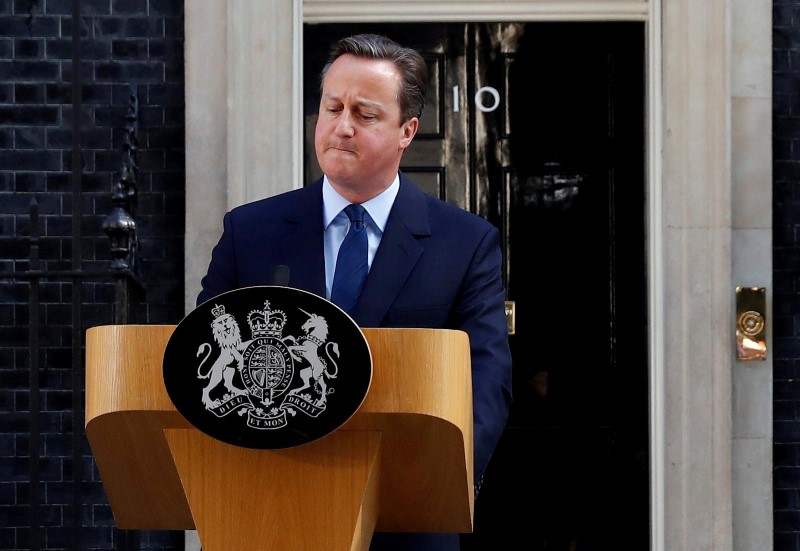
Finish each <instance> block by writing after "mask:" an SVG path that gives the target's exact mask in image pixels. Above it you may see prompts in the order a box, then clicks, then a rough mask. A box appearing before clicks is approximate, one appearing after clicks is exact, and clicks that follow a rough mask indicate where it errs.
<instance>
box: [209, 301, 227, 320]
mask: <svg viewBox="0 0 800 551" xmlns="http://www.w3.org/2000/svg"><path fill="white" fill-rule="evenodd" d="M211 313H212V314H214V317H215V318H218V317H220V316H224V315H225V305H224V304H215V305H214V307H213V308H212V309H211Z"/></svg>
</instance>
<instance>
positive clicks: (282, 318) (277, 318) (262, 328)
mask: <svg viewBox="0 0 800 551" xmlns="http://www.w3.org/2000/svg"><path fill="white" fill-rule="evenodd" d="M247 323H248V325H250V332H251V334H252V336H253V338H254V339H258V338H264V337H274V338H278V339H279V338H281V335H282V334H283V326H284V325H286V314H284V313H283V311H282V310H272V309H271V308H270V306H269V301H266V302H264V309H263V310H253V311H252V312H250V313H249V314H247Z"/></svg>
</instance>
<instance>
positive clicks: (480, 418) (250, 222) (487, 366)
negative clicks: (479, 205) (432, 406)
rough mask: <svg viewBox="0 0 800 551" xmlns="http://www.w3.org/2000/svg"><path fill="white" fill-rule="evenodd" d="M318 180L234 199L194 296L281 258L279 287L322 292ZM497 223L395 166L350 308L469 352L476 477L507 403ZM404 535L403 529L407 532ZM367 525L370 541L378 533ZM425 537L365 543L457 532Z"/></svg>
mask: <svg viewBox="0 0 800 551" xmlns="http://www.w3.org/2000/svg"><path fill="white" fill-rule="evenodd" d="M322 220H323V206H322V179H319V180H317V181H316V182H314V183H313V184H311V185H309V186H306V187H304V188H302V189H298V190H293V191H289V192H286V193H283V194H280V195H277V196H274V197H270V198H267V199H263V200H261V201H256V202H253V203H249V204H246V205H243V206H240V207H237V208H235V209H233V210H232V211H230V212H229V213H227V214H226V215H225V218H224V222H223V226H224V228H223V234H222V237H221V238H220V240H219V243H218V244H217V245H216V246H215V248H214V250H213V253H212V259H211V263H210V265H209V268H208V273H207V274H206V276H205V277H204V278H203V280H202V287H203V289H202V291H201V293H200V295H199V296H198V299H197V301H198V302H197V303H198V305H199V304H201V303H203V302H205V301H207V300H209V299H211V298H213V297H215V296H217V295H219V294H221V293H224V292H226V291H230V290H232V289H237V288H241V287H248V286H253V285H265V284H270V283H272V281H271V280H272V277H273V276H272V273H273V268H274V267H275V266H276V265H282V264H283V265H287V266H289V274H290V280H289V286H291V287H295V288H299V289H303V290H306V291H310V292H312V293H315V294H318V295H320V296H322V297H324V296H325V258H324V245H323V233H324V228H323V227H322ZM501 266H502V252H501V249H500V241H499V232H498V230H497V228H495V227H494V226H493V225H491V224H490V223H489V222H487V221H486V220H484V219H482V218H480V217H479V216H477V215H475V214H472V213H469V212H467V211H465V210H463V209H460V208H458V207H456V206H454V205H451V204H449V203H446V202H445V201H441V200H439V199H437V198H435V197H432V196H430V195H428V194H426V193H424V192H422V191H421V190H420V189H419V188H418V187H417V186H416V185H414V184H413V183H412V182H411V181H410V180H408V179H407V178H406V177H405V176H404V175H403V174H402V173H401V174H400V190H399V192H398V194H397V198H396V199H395V202H394V205H393V206H392V210H391V212H390V214H389V219H388V221H387V223H386V228H385V230H384V233H383V237H382V239H381V243H380V246H379V247H378V250H377V252H376V254H375V258H374V260H373V262H372V266H371V267H370V271H369V275H368V276H367V281H366V283H365V287H364V291H363V294H362V295H361V299H360V301H359V304H358V306H357V308H356V310H355V312H354V313H353V315H352V317H353V319H355V321H356V322H357V323H358V324H359V325H360V326H361V327H425V328H440V329H459V330H462V331H465V332H466V333H467V334H468V335H469V339H470V348H471V359H472V387H473V419H474V455H473V460H474V466H475V481H476V484H479V483H480V480H481V478H482V476H483V472H484V470H485V469H486V465H487V464H488V462H489V458H490V456H491V454H492V451H493V450H494V448H495V446H496V444H497V442H498V440H499V438H500V435H501V433H502V430H503V427H504V425H505V423H506V419H507V417H508V412H509V408H510V406H511V354H510V351H509V345H508V331H507V325H506V317H505V306H504V304H505V289H504V287H503V284H502V278H501ZM410 537H412V536H410ZM385 539H386V538H385V537H384V535H382V534H376V535H375V540H374V542H378V541H380V540H385ZM445 539H446V540H448V541H450V542H451V543H453V542H455V545H449V544H447V543H446V542H445V541H439V542H433V540H431V543H430V546H429V547H427V546H426V545H427V544H426V543H425V542H423V541H422V540H419V541H416V542H411V541H409V543H408V545H407V546H405V547H402V546H393V545H391V544H388V543H387V544H386V545H385V546H384V545H380V546H378V545H377V544H376V545H373V547H372V548H371V549H376V548H378V547H380V548H381V549H414V550H415V551H419V550H422V549H428V548H430V549H436V550H443V549H458V545H457V541H458V540H457V537H456V538H455V539H453V537H452V536H451V537H449V538H445Z"/></svg>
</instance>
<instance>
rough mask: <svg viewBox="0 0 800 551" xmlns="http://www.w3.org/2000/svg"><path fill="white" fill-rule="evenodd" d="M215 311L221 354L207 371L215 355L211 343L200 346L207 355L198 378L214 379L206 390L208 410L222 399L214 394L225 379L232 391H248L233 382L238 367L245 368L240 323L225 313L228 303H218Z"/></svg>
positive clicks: (214, 324)
mask: <svg viewBox="0 0 800 551" xmlns="http://www.w3.org/2000/svg"><path fill="white" fill-rule="evenodd" d="M213 312H214V313H215V314H217V316H216V318H214V321H212V322H211V331H212V333H213V335H214V340H215V341H216V342H217V344H218V345H219V356H218V357H217V359H216V360H215V361H214V364H213V365H212V366H211V367H210V368H209V369H208V371H206V372H205V374H203V372H202V370H203V366H204V365H205V364H206V362H207V361H208V359H209V357H210V356H211V345H210V344H208V343H207V342H205V343H203V344H201V345H200V347H199V348H198V349H197V356H198V357H199V356H200V355H201V354H205V357H204V358H203V360H202V361H201V362H200V365H199V366H197V378H198V379H210V380H209V381H208V385H206V387H205V388H204V389H203V404H204V405H205V406H206V409H211V408H212V407H214V406H216V405H217V404H218V403H219V400H212V399H211V396H210V394H211V391H212V390H214V389H215V388H216V387H217V386H219V384H220V383H221V382H224V384H225V388H226V389H227V390H228V391H229V392H231V393H232V394H245V391H244V390H242V389H240V388H237V387H236V386H235V385H234V384H233V376H234V375H235V373H236V369H240V370H241V368H242V353H241V349H242V335H241V331H240V330H239V324H238V323H236V318H234V317H233V316H232V315H231V314H226V313H225V307H224V306H217V307H216V308H214V310H213Z"/></svg>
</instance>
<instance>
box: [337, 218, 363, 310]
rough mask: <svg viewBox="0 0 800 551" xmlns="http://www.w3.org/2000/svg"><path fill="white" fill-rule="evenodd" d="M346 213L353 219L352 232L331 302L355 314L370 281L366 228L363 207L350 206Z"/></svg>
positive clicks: (340, 259)
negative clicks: (363, 290)
mask: <svg viewBox="0 0 800 551" xmlns="http://www.w3.org/2000/svg"><path fill="white" fill-rule="evenodd" d="M344 213H345V214H346V215H347V217H348V218H349V219H350V229H349V230H348V231H347V235H345V236H344V241H342V246H341V247H339V256H338V257H337V258H336V271H335V272H334V273H333V286H332V287H331V301H332V302H333V303H335V304H337V305H338V306H339V307H340V308H341V309H342V310H344V311H345V312H347V313H348V314H352V313H353V311H354V310H355V308H356V304H358V298H359V297H360V296H361V290H362V289H363V288H364V281H366V279H367V270H368V264H367V229H366V227H365V226H364V207H362V206H361V205H353V204H350V205H347V206H346V207H345V209H344Z"/></svg>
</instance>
